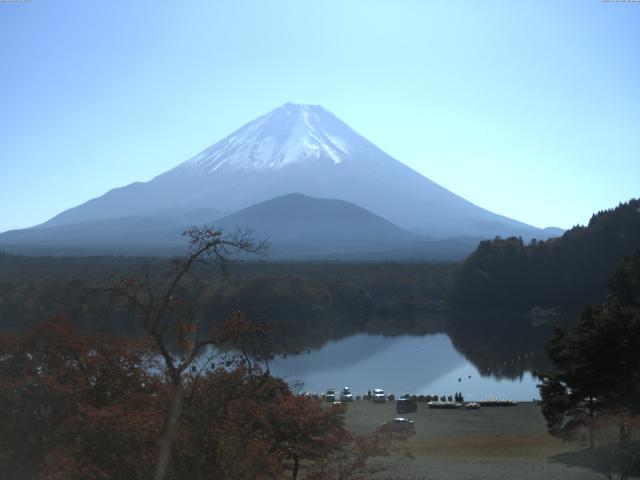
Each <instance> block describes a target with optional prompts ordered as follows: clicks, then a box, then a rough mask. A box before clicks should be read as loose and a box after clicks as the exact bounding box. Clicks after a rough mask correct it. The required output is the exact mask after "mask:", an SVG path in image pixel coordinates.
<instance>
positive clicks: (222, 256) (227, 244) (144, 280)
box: [107, 228, 267, 480]
mask: <svg viewBox="0 0 640 480" xmlns="http://www.w3.org/2000/svg"><path fill="white" fill-rule="evenodd" d="M184 235H185V236H186V237H187V238H188V239H189V247H188V250H187V253H186V254H185V255H184V256H183V257H181V258H177V259H174V261H173V268H172V270H171V272H170V273H169V275H168V277H167V279H166V280H165V282H164V284H162V285H160V286H158V284H157V279H156V278H155V277H154V275H152V272H151V268H150V267H145V268H144V269H143V272H142V274H141V275H140V276H139V277H137V278H136V277H127V278H124V279H122V280H120V281H118V282H116V283H114V284H113V285H111V286H110V287H108V288H107V293H108V294H109V295H110V305H115V304H116V303H121V302H124V303H126V304H129V305H130V306H132V307H133V309H134V311H135V314H136V319H137V320H138V321H139V322H140V325H141V326H142V327H143V329H144V331H145V332H146V333H147V334H148V335H149V337H150V338H151V339H152V341H153V344H154V345H155V348H157V350H158V352H159V354H160V356H161V357H162V360H163V361H164V366H165V368H166V372H167V375H168V376H169V379H170V381H171V385H172V388H173V401H172V406H171V409H170V412H169V414H168V415H167V418H166V420H165V423H164V426H163V432H162V437H161V441H160V445H159V451H158V458H157V463H156V470H155V473H154V479H155V480H162V479H163V478H165V476H166V472H167V466H168V463H169V458H170V454H171V444H172V439H173V436H174V432H175V427H176V424H177V421H178V419H179V418H180V415H181V413H182V405H183V399H184V381H183V375H184V373H185V372H188V371H189V369H190V367H192V366H194V361H195V360H196V358H197V357H198V355H199V354H200V353H202V351H203V349H205V348H206V347H207V346H208V345H211V344H212V343H213V340H212V339H203V338H202V335H201V331H200V326H199V324H198V322H197V321H196V320H197V319H196V312H195V308H194V305H193V304H192V303H191V302H189V301H185V300H184V299H181V298H179V297H178V296H177V291H178V289H179V287H180V286H181V284H182V283H183V282H184V281H185V279H186V278H187V277H190V276H193V267H194V266H195V265H196V264H205V265H212V266H215V267H217V268H219V269H220V271H221V272H222V273H223V274H225V275H226V274H228V269H229V264H230V261H231V257H233V256H234V255H238V254H241V255H242V254H244V255H246V254H251V255H262V254H264V252H265V250H266V248H267V244H266V242H258V241H256V240H254V239H253V237H252V234H251V232H250V231H246V230H245V231H243V230H237V231H236V232H234V233H232V234H224V233H222V232H221V231H218V230H214V229H211V228H194V229H191V230H188V231H186V232H184ZM176 344H177V345H178V346H179V349H180V356H174V354H172V352H171V346H172V345H176Z"/></svg>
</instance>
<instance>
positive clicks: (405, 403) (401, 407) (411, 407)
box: [396, 394, 418, 413]
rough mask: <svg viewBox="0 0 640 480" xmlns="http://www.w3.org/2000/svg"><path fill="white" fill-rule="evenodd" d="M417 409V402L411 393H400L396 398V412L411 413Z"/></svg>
mask: <svg viewBox="0 0 640 480" xmlns="http://www.w3.org/2000/svg"><path fill="white" fill-rule="evenodd" d="M416 410H418V404H417V403H416V401H415V400H414V399H413V398H411V395H408V394H407V395H402V396H401V397H400V398H399V399H398V400H396V412H398V413H411V412H415V411H416Z"/></svg>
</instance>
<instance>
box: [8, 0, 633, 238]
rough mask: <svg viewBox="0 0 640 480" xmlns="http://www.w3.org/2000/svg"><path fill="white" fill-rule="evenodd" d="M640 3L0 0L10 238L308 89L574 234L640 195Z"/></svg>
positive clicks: (427, 164)
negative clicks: (13, 230) (15, 0)
mask: <svg viewBox="0 0 640 480" xmlns="http://www.w3.org/2000/svg"><path fill="white" fill-rule="evenodd" d="M639 25H640V3H621V2H615V3H612V2H602V1H600V0H580V1H569V0H566V1H562V2H557V1H546V0H536V1H531V2H527V1H522V2H520V1H519V2H513V1H503V2H498V1H495V2H493V1H483V2H477V1H443V0H441V1H437V2H436V1H434V2H427V1H403V0H394V1H391V0H388V1H373V0H368V1H349V2H345V1H313V2H312V1H304V0H291V1H278V0H272V1H258V0H255V1H242V0H233V1H225V0H217V1H189V2H178V1H172V2H169V1H166V2H163V1H158V0H153V1H136V2H131V1H127V0H110V1H100V2H98V1H89V0H83V1H75V2H71V1H64V0H57V1H55V2H52V1H45V0H31V1H29V2H25V3H1V2H0V69H1V70H0V203H1V205H2V208H1V209H0V231H4V230H7V229H11V228H19V227H26V226H30V225H33V224H36V223H39V222H42V221H44V220H47V219H48V218H50V217H51V216H53V215H55V214H57V213H59V212H60V211H62V210H64V209H66V208H70V207H72V206H75V205H77V204H79V203H82V202H84V201H86V200H88V199H89V198H92V197H96V196H99V195H101V194H103V193H104V192H106V191H107V190H109V189H111V188H114V187H117V186H122V185H125V184H128V183H131V182H133V181H145V180H149V179H151V178H152V177H154V176H155V175H157V174H159V173H161V172H163V171H165V170H167V169H169V168H171V167H173V166H175V165H177V164H178V163H180V162H182V161H184V160H186V159H188V158H189V157H191V156H192V155H194V154H196V153H198V152H199V151H200V150H202V149H203V148H205V147H206V146H208V145H210V144H212V143H214V142H215V141H217V140H219V139H221V138H222V137H223V136H225V135H227V134H228V133H230V132H231V131H233V130H235V129H236V128H238V127H240V126H241V125H242V124H244V123H246V122H247V121H249V120H252V119H253V118H255V117H256V116H258V115H261V114H263V113H265V112H267V111H269V110H271V109H273V108H275V107H276V106H278V105H280V104H282V103H285V102H288V101H291V102H296V103H311V104H321V105H323V106H324V107H325V108H327V109H328V110H330V111H332V112H333V113H335V114H336V115H337V116H338V117H340V118H341V119H342V120H344V121H345V122H346V123H347V124H349V125H350V126H352V127H353V128H354V129H355V130H356V131H358V132H359V133H361V134H363V135H364V136H365V137H367V138H368V139H369V140H371V141H372V142H373V143H375V144H376V145H378V146H379V147H381V148H382V149H383V150H385V151H386V152H387V153H389V154H391V155H392V156H394V157H395V158H397V159H398V160H400V161H402V162H404V163H405V164H407V165H409V166H410V167H412V168H414V169H415V170H417V171H419V172H420V173H422V174H423V175H425V176H427V177H429V178H430V179H432V180H434V181H436V182H438V183H440V184H441V185H443V186H445V187H446V188H448V189H450V190H452V191H454V192H455V193H457V194H459V195H462V196H463V197H465V198H467V199H468V200H471V201H472V202H474V203H476V204H478V205H480V206H482V207H485V208H487V209H489V210H493V211H495V212H497V213H501V214H504V215H507V216H510V217H513V218H517V219H519V220H522V221H525V222H528V223H531V224H534V225H536V226H548V225H556V226H560V227H570V226H572V225H574V224H577V223H584V222H587V221H588V219H589V217H590V215H591V213H592V212H594V211H596V210H600V209H603V208H608V207H612V206H614V205H616V204H617V203H618V202H620V201H624V200H627V199H629V198H631V197H634V196H636V197H637V196H640V93H639V88H640V55H639V54H638V45H640V28H639Z"/></svg>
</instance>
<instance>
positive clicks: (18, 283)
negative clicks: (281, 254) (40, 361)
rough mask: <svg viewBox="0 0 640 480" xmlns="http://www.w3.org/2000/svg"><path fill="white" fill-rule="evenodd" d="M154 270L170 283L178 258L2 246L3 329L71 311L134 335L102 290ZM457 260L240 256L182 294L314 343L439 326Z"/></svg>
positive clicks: (216, 312)
mask: <svg viewBox="0 0 640 480" xmlns="http://www.w3.org/2000/svg"><path fill="white" fill-rule="evenodd" d="M146 268H148V269H149V271H150V272H151V275H152V276H153V277H154V278H156V279H157V282H156V283H158V284H162V281H163V280H164V279H165V275H166V273H167V272H168V271H170V269H171V261H169V260H168V259H166V258H151V257H147V258H144V257H138V258H136V257H27V256H14V255H7V254H2V253H0V331H1V330H19V329H24V328H27V327H31V326H33V325H36V324H39V323H41V322H43V321H45V320H47V319H49V318H52V317H54V316H58V315H71V316H72V317H73V318H74V320H75V322H76V323H77V324H79V325H81V326H82V327H84V328H86V329H87V330H89V331H96V330H98V331H103V330H106V331H109V332H112V333H123V334H134V335H135V334H137V333H138V332H137V331H136V330H135V329H133V328H132V327H131V325H133V323H132V322H131V319H130V318H129V317H130V314H129V312H127V311H123V312H114V311H108V308H107V307H108V302H107V301H106V299H105V298H104V295H103V294H101V293H100V292H101V291H103V289H104V288H105V287H107V286H108V285H110V283H111V282H113V281H115V280H118V279H120V278H125V277H135V276H137V275H140V272H141V271H145V269H146ZM454 268H455V264H452V263H339V262H237V263H235V264H234V265H233V267H232V269H231V276H230V277H228V278H226V277H224V276H222V275H220V273H219V272H217V271H215V270H212V269H207V268H204V267H202V266H197V267H195V268H194V272H195V278H194V279H192V280H191V281H188V282H185V288H184V291H181V292H180V295H181V296H182V297H184V298H187V299H189V300H190V301H191V302H193V304H194V305H197V308H198V319H199V321H201V322H203V324H211V323H213V322H215V321H217V320H221V319H224V318H226V317H227V316H228V315H229V314H230V313H232V312H234V311H236V310H243V311H244V312H245V313H246V314H247V317H248V318H250V319H258V320H265V321H266V322H267V323H268V324H269V325H270V326H271V327H273V331H272V333H273V334H274V335H275V336H276V337H282V336H286V337H288V343H289V345H290V346H292V345H293V344H294V343H296V342H299V343H304V344H305V345H309V346H311V345H316V344H322V343H324V342H325V341H327V340H329V339H331V338H335V337H341V336H345V335H348V334H350V333H354V332H355V331H375V332H383V333H390V334H393V333H398V332H402V333H408V332H414V333H425V332H426V331H430V330H431V329H432V328H433V325H434V322H433V317H434V316H435V317H437V318H442V315H441V313H442V312H443V308H444V301H445V298H446V292H447V289H448V288H449V284H450V281H451V273H452V271H453V270H454ZM196 279H197V280H196ZM89 292H93V293H91V294H89ZM205 330H206V331H209V330H210V326H209V327H207V328H206V329H205Z"/></svg>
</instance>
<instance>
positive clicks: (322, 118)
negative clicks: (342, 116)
mask: <svg viewBox="0 0 640 480" xmlns="http://www.w3.org/2000/svg"><path fill="white" fill-rule="evenodd" d="M355 138H357V139H360V138H361V137H360V136H359V135H358V134H356V133H355V132H354V131H353V130H351V128H349V127H348V126H347V125H346V124H344V123H343V122H342V121H340V120H339V119H338V118H337V117H336V116H334V115H333V114H332V113H330V112H328V111H327V110H325V109H324V108H322V107H321V106H319V105H296V104H292V103H286V104H284V105H282V106H281V107H278V108H276V109H275V110H272V111H271V112H269V113H267V114H266V115H263V116H261V117H258V118H256V119H255V120H253V121H252V122H249V123H247V124H246V125H244V126H243V127H241V128H240V129H238V130H236V131H235V132H233V133H232V134H231V135H229V136H228V137H226V138H224V139H222V140H221V141H219V142H218V143H216V144H214V145H212V146H210V147H208V148H207V149H205V150H204V151H202V152H201V153H199V154H198V155H196V156H195V157H193V158H191V159H190V160H187V161H186V162H184V163H182V164H181V165H179V166H178V167H177V168H176V170H183V171H184V170H186V171H189V172H193V173H199V174H203V173H205V174H206V173H213V172H215V171H218V170H226V171H255V170H266V169H282V168H285V167H287V166H290V165H292V164H299V163H303V162H316V161H320V162H331V163H333V164H336V165H338V164H341V163H342V162H344V161H345V160H347V159H348V157H349V153H350V148H349V143H350V141H353V140H354V139H355Z"/></svg>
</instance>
